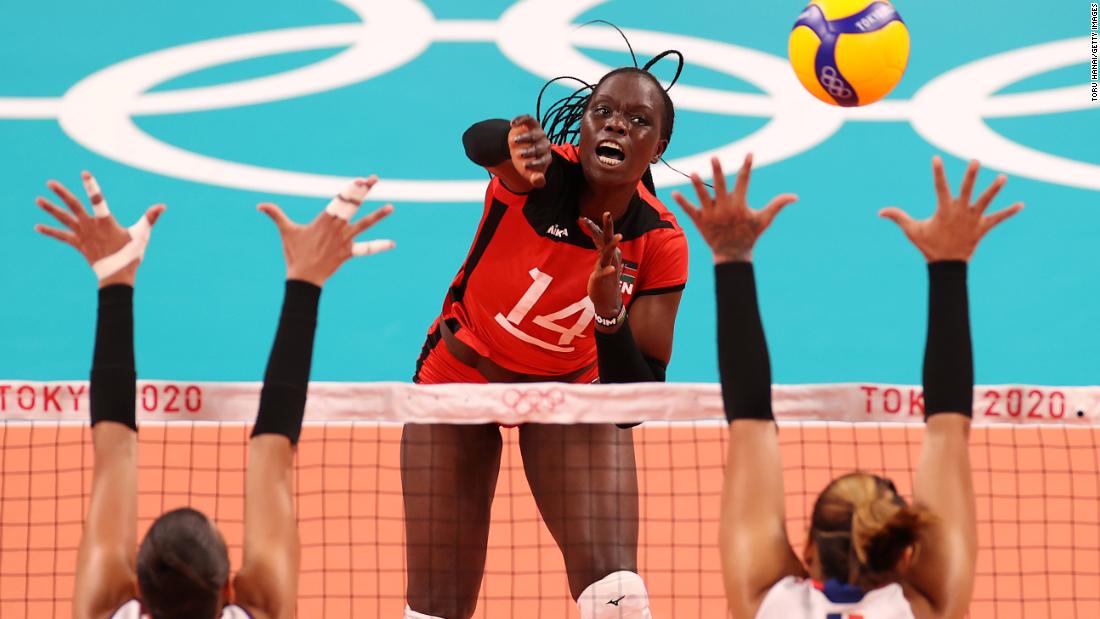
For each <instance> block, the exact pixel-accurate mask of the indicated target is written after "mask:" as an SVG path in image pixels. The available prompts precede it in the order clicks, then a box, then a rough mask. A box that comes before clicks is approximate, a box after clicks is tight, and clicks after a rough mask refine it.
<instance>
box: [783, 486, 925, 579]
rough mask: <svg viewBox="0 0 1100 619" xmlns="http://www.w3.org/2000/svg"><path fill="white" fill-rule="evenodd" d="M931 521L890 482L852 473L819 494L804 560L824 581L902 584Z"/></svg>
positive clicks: (814, 574)
mask: <svg viewBox="0 0 1100 619" xmlns="http://www.w3.org/2000/svg"><path fill="white" fill-rule="evenodd" d="M930 520H931V515H930V514H929V513H928V512H926V511H923V510H920V509H917V508H914V507H911V506H910V505H908V504H907V503H906V502H905V499H903V498H902V497H901V496H900V495H898V492H897V489H896V488H895V487H894V483H893V482H892V481H890V480H889V479H886V478H883V477H879V476H877V475H871V474H868V473H849V474H848V475H843V476H841V477H838V478H836V479H834V480H833V481H832V482H830V483H829V485H828V486H826V487H825V489H824V490H823V491H822V492H821V494H820V495H818V497H817V501H816V502H815V503H814V513H813V519H812V521H811V526H810V531H809V534H808V536H807V540H806V550H805V553H804V555H803V558H804V560H805V561H806V565H807V566H808V567H809V568H810V573H811V575H813V576H814V578H817V579H818V580H822V581H824V580H828V579H835V580H837V581H839V582H842V583H849V584H853V585H858V586H860V587H861V588H862V589H863V590H865V591H867V590H870V589H874V588H876V587H880V586H882V585H885V584H888V583H890V582H894V581H896V580H898V577H899V576H900V574H901V573H902V572H903V571H904V570H905V569H906V568H907V566H908V564H909V561H910V560H911V558H912V555H913V552H914V551H915V550H916V548H917V543H918V541H919V538H920V534H921V532H922V531H923V530H924V529H925V527H927V525H928V523H929V522H930Z"/></svg>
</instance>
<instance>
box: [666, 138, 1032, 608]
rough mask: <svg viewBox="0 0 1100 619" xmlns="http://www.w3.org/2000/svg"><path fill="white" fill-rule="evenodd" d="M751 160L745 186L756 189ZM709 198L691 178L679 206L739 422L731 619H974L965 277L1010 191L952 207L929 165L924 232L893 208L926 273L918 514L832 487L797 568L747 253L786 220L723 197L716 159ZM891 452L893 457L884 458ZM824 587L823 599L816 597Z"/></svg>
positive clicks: (733, 444)
mask: <svg viewBox="0 0 1100 619" xmlns="http://www.w3.org/2000/svg"><path fill="white" fill-rule="evenodd" d="M751 164H752V156H751V155H749V156H747V157H746V158H745V163H744V165H743V166H742V168H741V173H740V174H738V178H737V186H738V187H741V186H742V185H743V184H744V183H745V182H746V179H747V177H748V173H749V169H750V167H751ZM712 165H713V168H714V196H713V197H711V195H710V194H709V193H708V192H707V191H706V189H705V187H703V186H702V184H701V182H700V180H699V177H698V176H696V177H693V180H694V181H695V185H696V190H697V192H698V194H699V198H700V201H701V202H702V208H701V209H700V208H697V207H695V206H694V205H692V204H691V203H690V202H688V201H687V199H685V198H684V197H683V196H682V195H680V194H678V193H674V194H673V198H675V199H676V201H677V202H679V203H680V205H681V206H682V207H684V210H685V211H686V212H687V214H688V216H689V217H690V219H691V220H692V221H693V222H694V223H695V225H696V226H697V227H698V228H699V232H700V233H701V235H702V237H703V239H704V240H706V241H707V244H709V245H710V247H711V250H712V251H713V253H714V261H715V269H714V279H715V292H716V294H717V304H716V305H717V310H718V311H717V314H718V320H717V322H718V369H719V375H720V377H721V381H722V400H723V405H724V408H725V411H726V419H727V420H728V421H729V441H728V448H729V455H728V457H727V459H726V477H725V489H724V491H723V493H722V516H721V534H720V545H721V554H722V575H723V579H724V581H725V583H724V584H725V588H726V598H727V601H728V602H729V612H730V614H731V615H732V616H733V619H780V618H782V619H946V618H961V617H963V616H964V615H966V613H967V607H968V606H969V604H970V598H971V596H972V595H973V592H974V581H975V574H976V571H977V556H978V539H977V515H976V507H975V500H974V481H973V478H972V474H971V467H970V458H969V440H968V438H969V431H970V418H971V415H972V414H973V409H974V359H973V352H972V350H971V338H970V309H969V301H968V293H967V265H968V262H969V260H970V258H971V256H972V255H973V253H974V249H975V248H976V247H977V245H978V242H979V241H980V240H981V238H982V237H983V236H984V235H985V234H986V233H987V232H989V230H990V229H992V228H993V227H994V226H996V225H997V224H999V223H1000V222H1002V221H1004V220H1005V219H1008V218H1009V217H1011V216H1012V215H1013V214H1015V213H1017V212H1019V211H1020V209H1021V208H1022V207H1023V205H1022V204H1016V205H1014V206H1012V207H1009V208H1007V209H1005V210H1002V211H1000V212H997V213H993V214H989V215H986V214H985V211H986V209H987V208H988V207H989V205H990V202H991V201H992V200H993V198H994V196H996V195H997V192H998V191H999V190H1000V189H1001V187H1002V186H1003V185H1004V183H1005V177H1003V176H1002V177H1000V178H998V179H997V180H996V181H994V182H993V184H992V185H991V186H990V187H989V188H988V189H986V190H985V191H984V192H982V193H981V195H980V196H979V197H978V198H977V199H976V200H972V197H973V196H974V195H975V193H974V189H975V187H974V183H975V180H976V178H977V175H978V162H977V161H972V162H971V163H970V165H969V167H968V168H967V170H966V175H965V176H964V178H963V182H962V187H961V188H960V191H959V194H958V196H954V195H952V194H951V189H950V186H949V185H948V183H947V178H946V174H945V172H944V168H943V161H942V160H941V159H940V158H939V157H936V158H933V160H932V169H933V175H934V177H935V188H936V195H937V198H938V204H937V206H936V211H935V213H934V214H933V215H932V217H931V218H930V219H927V220H925V221H919V222H918V221H916V220H914V219H913V218H912V217H910V216H909V215H907V214H906V213H905V212H904V211H902V210H900V209H897V208H888V209H883V211H882V212H881V213H880V214H881V215H882V216H883V217H886V218H888V219H891V220H893V221H894V222H896V223H897V224H898V225H899V226H900V227H901V228H902V230H903V231H904V232H905V236H906V237H907V238H908V239H909V240H910V241H911V242H912V243H913V244H914V245H915V246H916V247H917V249H919V250H920V252H921V253H922V254H923V255H924V257H925V259H927V260H928V329H927V342H926V346H925V356H924V372H923V384H924V393H923V395H924V413H925V430H924V440H923V444H922V445H921V458H920V464H919V465H918V467H917V471H916V475H915V477H914V479H913V487H912V502H909V501H907V500H906V499H905V498H904V497H903V496H902V495H901V494H900V493H899V492H898V488H897V487H896V486H895V485H894V482H893V481H892V480H890V479H888V478H886V477H882V476H880V475H877V474H875V473H873V472H866V471H856V472H852V473H849V474H847V475H842V476H840V477H837V478H835V479H833V480H832V481H831V482H829V484H828V485H827V486H825V488H824V489H823V490H822V491H821V493H820V494H819V495H818V496H817V499H816V500H815V501H814V506H813V512H812V514H811V516H810V523H809V524H810V527H809V531H807V534H806V541H805V544H804V545H802V553H801V556H799V555H798V554H796V552H795V549H794V547H793V546H792V545H791V541H790V539H789V538H788V535H787V514H786V509H787V505H788V503H789V501H788V500H787V498H788V497H787V496H786V495H785V494H784V491H783V481H784V467H783V462H782V461H781V458H780V454H781V450H780V444H779V436H778V433H777V424H776V421H775V415H774V413H773V411H772V393H771V388H772V380H771V360H770V358H769V355H768V346H767V340H766V338H765V337H764V325H763V322H762V321H761V318H760V307H759V305H758V303H757V300H756V297H757V295H756V274H755V270H754V268H753V262H752V249H753V246H754V245H755V244H756V241H757V239H758V238H759V236H760V234H762V233H763V231H764V230H766V229H767V228H768V227H769V225H770V224H771V223H772V219H774V217H775V215H776V213H777V212H778V211H779V208H778V207H777V206H775V205H774V204H773V205H769V206H768V207H765V208H764V209H761V210H759V211H755V210H752V209H750V208H749V207H748V205H747V204H746V203H745V200H744V195H743V193H742V192H740V191H738V190H735V191H734V193H733V194H730V193H729V192H727V191H726V183H725V177H724V174H723V172H722V167H721V165H720V164H719V163H718V160H717V159H714V160H713V161H712ZM884 449H885V447H884ZM820 582H824V583H826V584H823V585H815V583H820Z"/></svg>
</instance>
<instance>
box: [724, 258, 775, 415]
mask: <svg viewBox="0 0 1100 619" xmlns="http://www.w3.org/2000/svg"><path fill="white" fill-rule="evenodd" d="M714 285H715V289H716V292H717V295H718V373H719V376H720V377H721V381H722V403H723V404H724V405H725V409H726V419H727V420H729V421H730V422H733V421H736V420H737V419H775V415H774V414H773V413H772V370H771V362H770V361H769V359H768V342H767V340H766V339H765V338H764V325H763V324H762V323H761V322H760V308H759V306H758V304H757V301H756V278H755V276H754V274H753V268H752V263H751V262H726V263H722V264H718V265H715V267H714Z"/></svg>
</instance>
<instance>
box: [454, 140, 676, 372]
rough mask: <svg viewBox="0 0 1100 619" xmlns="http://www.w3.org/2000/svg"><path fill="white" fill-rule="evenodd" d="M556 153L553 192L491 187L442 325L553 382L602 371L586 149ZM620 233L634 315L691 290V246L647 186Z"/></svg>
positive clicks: (626, 292) (626, 297)
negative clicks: (581, 153)
mask: <svg viewBox="0 0 1100 619" xmlns="http://www.w3.org/2000/svg"><path fill="white" fill-rule="evenodd" d="M552 148H553V162H552V163H551V165H550V169H549V170H548V171H547V174H546V185H545V186H544V187H542V188H539V189H535V190H533V191H531V192H530V193H527V194H515V193H512V192H511V191H509V190H508V189H507V188H506V187H504V185H503V184H502V183H501V182H500V179H499V178H494V179H493V180H492V181H491V182H490V183H489V188H488V190H487V191H486V194H485V211H484V212H483V213H482V216H481V223H480V224H479V226H478V230H477V236H476V237H475V238H474V244H473V246H472V247H471V248H470V253H469V254H468V255H467V257H466V262H465V263H464V264H463V265H462V268H461V269H460V270H459V271H458V274H457V275H456V276H455V278H454V281H453V283H452V284H451V288H450V291H449V292H448V294H447V299H446V301H445V302H444V306H443V311H442V314H441V316H440V319H443V320H448V321H450V322H449V324H452V325H454V324H455V321H457V328H456V329H455V335H456V336H457V337H458V338H459V339H461V340H462V341H463V342H465V343H466V344H468V345H470V346H471V347H472V348H473V349H474V350H476V351H477V352H478V353H480V354H481V355H482V356H484V357H488V358H489V359H492V360H493V361H494V362H496V363H497V364H499V365H501V366H503V367H505V368H508V369H510V370H513V371H515V372H522V373H525V374H539V375H548V376H549V375H560V374H568V373H570V372H574V371H576V370H579V369H581V368H584V367H586V366H588V365H591V364H593V363H595V361H596V341H595V337H594V335H593V316H594V315H595V311H594V309H593V306H592V302H591V301H590V300H589V298H588V278H589V275H591V273H592V271H593V269H594V268H595V264H596V258H597V256H598V254H597V252H596V246H595V244H594V243H593V242H592V239H590V238H589V237H588V235H587V234H585V233H584V232H583V231H582V230H581V228H580V226H579V225H578V223H577V218H578V217H579V215H580V210H579V208H580V207H579V202H578V193H579V190H580V188H581V186H582V183H584V176H583V172H582V171H581V166H580V163H579V162H578V156H577V148H576V147H575V146H573V145H571V144H567V145H565V146H554V147H552ZM615 232H616V233H618V234H622V235H623V240H622V241H621V242H620V243H619V248H620V250H621V251H622V257H623V273H622V276H621V278H620V279H621V290H622V293H623V301H624V303H626V305H627V307H628V308H629V306H630V303H631V302H632V301H633V300H634V299H637V298H638V297H640V296H643V295H652V294H664V293H668V292H675V291H679V290H683V288H684V285H685V284H686V283H687V272H688V247H687V239H686V237H685V236H684V232H683V230H681V229H680V226H679V225H678V224H677V223H676V218H675V217H673V215H672V213H671V212H670V211H669V210H668V209H667V208H666V207H665V206H664V205H663V204H661V202H660V201H659V200H657V198H656V197H655V196H654V195H653V194H652V193H650V192H649V190H648V189H646V188H645V186H644V185H643V184H642V183H640V182H639V183H638V190H637V192H636V193H635V194H634V197H633V198H632V199H631V202H630V205H629V207H628V208H627V210H626V213H625V214H624V216H623V218H622V219H621V220H620V221H619V222H617V223H616V225H615ZM437 322H438V321H437ZM435 328H436V325H433V326H432V329H433V330H434V329H435Z"/></svg>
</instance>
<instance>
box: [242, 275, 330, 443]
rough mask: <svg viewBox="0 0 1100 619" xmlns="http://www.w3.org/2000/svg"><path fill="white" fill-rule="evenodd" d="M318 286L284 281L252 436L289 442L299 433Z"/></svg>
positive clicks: (314, 330)
mask: <svg viewBox="0 0 1100 619" xmlns="http://www.w3.org/2000/svg"><path fill="white" fill-rule="evenodd" d="M320 301H321V289H320V288H318V287H317V286H314V285H313V284H310V283H307V282H303V281H297V280H287V282H286V297H285V298H284V299H283V311H282V314H281V315H280V316H279V329H278V331H277V332H276V333H275V344H274V345H273V346H272V347H271V356H270V357H268V360H267V371H266V372H264V386H263V389H262V390H261V391H260V412H259V413H257V414H256V426H255V428H253V429H252V436H254V437H255V436H258V435H260V434H282V435H283V436H285V437H287V438H289V439H290V443H291V444H292V445H296V444H297V443H298V437H299V435H301V433H302V418H303V417H304V416H305V413H306V393H307V391H308V390H309V368H310V364H311V363H312V361H313V336H314V334H315V332H316V330H317V306H318V305H319V304H320Z"/></svg>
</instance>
